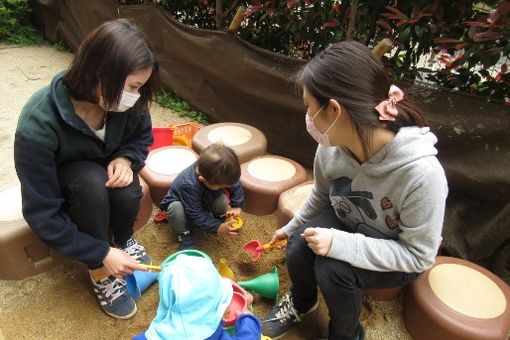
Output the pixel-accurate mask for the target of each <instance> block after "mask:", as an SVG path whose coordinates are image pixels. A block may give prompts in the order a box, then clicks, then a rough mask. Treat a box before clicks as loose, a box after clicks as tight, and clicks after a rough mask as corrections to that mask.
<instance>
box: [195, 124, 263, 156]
mask: <svg viewBox="0 0 510 340" xmlns="http://www.w3.org/2000/svg"><path fill="white" fill-rule="evenodd" d="M213 143H221V144H223V145H226V146H228V147H230V148H232V150H234V152H235V154H236V155H237V158H239V163H244V162H247V161H249V160H250V159H252V158H255V157H257V156H261V155H264V154H265V153H266V152H267V139H266V136H265V135H264V134H263V133H262V132H261V131H260V130H259V129H257V128H255V127H253V126H250V125H246V124H241V123H218V124H211V125H208V126H204V127H203V128H201V129H200V130H198V131H197V132H196V133H195V135H193V139H192V147H193V150H195V151H196V152H197V153H199V154H200V152H202V151H203V150H204V149H205V148H206V147H207V146H209V145H211V144H213Z"/></svg>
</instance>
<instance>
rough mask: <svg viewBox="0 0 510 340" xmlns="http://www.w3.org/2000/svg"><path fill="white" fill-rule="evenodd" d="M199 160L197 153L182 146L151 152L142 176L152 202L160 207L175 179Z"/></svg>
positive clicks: (166, 147) (141, 173)
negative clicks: (147, 186)
mask: <svg viewBox="0 0 510 340" xmlns="http://www.w3.org/2000/svg"><path fill="white" fill-rule="evenodd" d="M197 159H198V155H197V153H196V152H195V151H193V150H192V149H191V148H188V147H186V146H180V145H171V146H165V147H162V148H158V149H154V150H152V151H151V152H149V156H148V157H147V161H146V162H145V163H146V165H145V167H144V168H143V169H142V171H140V176H142V178H143V179H144V180H145V182H147V184H148V185H149V190H150V194H151V198H152V202H153V203H154V204H155V205H157V206H159V204H160V203H161V200H163V197H165V195H166V193H167V191H168V189H170V185H171V184H172V182H173V181H174V179H175V177H177V175H178V174H179V173H180V172H181V171H182V170H184V169H185V168H187V167H188V166H190V165H191V164H193V163H194V162H196V160H197Z"/></svg>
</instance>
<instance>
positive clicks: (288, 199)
mask: <svg viewBox="0 0 510 340" xmlns="http://www.w3.org/2000/svg"><path fill="white" fill-rule="evenodd" d="M312 188H313V181H306V182H304V183H301V184H298V185H296V186H295V187H292V188H290V189H287V190H285V191H284V192H282V193H281V195H280V198H279V199H278V209H277V210H276V212H275V214H276V225H277V226H278V227H283V226H284V225H286V224H287V223H289V221H290V220H291V219H292V218H293V217H294V213H295V212H296V211H298V210H299V209H300V208H301V207H302V206H303V204H304V203H305V200H306V197H308V194H309V193H310V192H311V191H312Z"/></svg>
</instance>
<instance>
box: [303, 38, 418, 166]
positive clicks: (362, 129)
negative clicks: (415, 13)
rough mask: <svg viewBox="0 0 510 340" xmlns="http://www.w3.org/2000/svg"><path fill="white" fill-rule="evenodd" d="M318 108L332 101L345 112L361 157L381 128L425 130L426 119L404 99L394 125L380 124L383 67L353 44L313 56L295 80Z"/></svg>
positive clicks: (385, 96)
mask: <svg viewBox="0 0 510 340" xmlns="http://www.w3.org/2000/svg"><path fill="white" fill-rule="evenodd" d="M296 80H297V83H298V84H299V85H301V86H306V88H307V90H308V91H309V92H310V94H311V95H312V96H314V97H315V98H316V99H317V100H318V101H319V104H320V105H321V106H324V105H326V104H327V103H328V101H329V99H335V100H337V101H338V102H339V103H341V105H342V106H343V107H344V108H345V109H347V111H348V112H349V115H350V117H351V120H352V121H353V124H354V126H355V128H356V131H357V133H358V135H359V137H360V141H361V144H362V146H363V152H364V154H365V156H367V155H368V154H369V151H370V148H371V145H372V134H373V130H374V128H375V127H377V126H382V127H385V128H387V129H389V130H391V131H393V132H395V133H397V132H398V130H399V129H400V128H401V127H404V126H420V127H422V126H425V124H426V119H425V116H424V115H423V113H422V112H420V110H418V109H417V107H416V106H415V105H414V103H413V102H412V101H411V100H410V99H409V98H408V96H404V99H403V100H401V101H399V102H398V103H397V109H398V113H399V114H398V116H397V118H396V120H395V121H380V120H379V113H378V112H377V110H375V107H376V106H377V105H378V104H379V103H380V102H382V101H383V100H386V99H388V91H389V89H390V86H391V82H390V81H389V79H388V77H387V76H386V73H385V71H384V67H383V65H382V63H381V61H380V60H379V59H377V57H375V56H374V55H373V54H372V52H371V51H370V49H369V48H368V47H367V46H365V45H363V44H361V43H358V42H355V41H343V42H339V43H336V44H333V45H330V46H329V47H328V48H326V49H325V50H323V51H322V52H320V53H319V54H317V55H316V56H315V57H314V58H313V59H312V60H310V61H309V62H308V63H307V64H306V65H305V66H304V67H303V69H302V70H301V71H300V72H299V73H298V74H297V76H296Z"/></svg>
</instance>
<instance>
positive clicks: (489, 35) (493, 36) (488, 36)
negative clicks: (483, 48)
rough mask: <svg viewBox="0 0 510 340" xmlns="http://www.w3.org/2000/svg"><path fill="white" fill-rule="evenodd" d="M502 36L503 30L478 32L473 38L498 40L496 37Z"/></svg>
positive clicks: (476, 39) (477, 39) (475, 39)
mask: <svg viewBox="0 0 510 340" xmlns="http://www.w3.org/2000/svg"><path fill="white" fill-rule="evenodd" d="M502 37H503V32H494V31H489V32H481V33H476V34H475V35H473V40H474V41H489V40H496V39H498V38H502Z"/></svg>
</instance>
